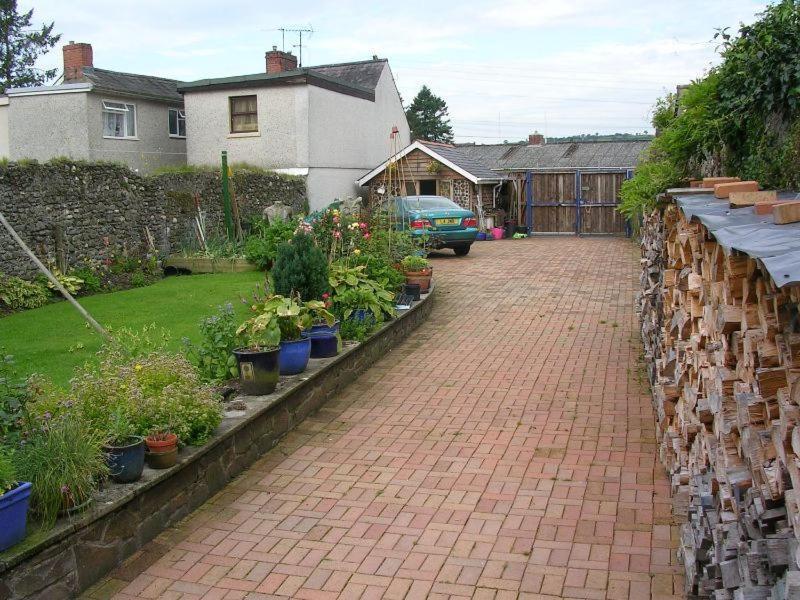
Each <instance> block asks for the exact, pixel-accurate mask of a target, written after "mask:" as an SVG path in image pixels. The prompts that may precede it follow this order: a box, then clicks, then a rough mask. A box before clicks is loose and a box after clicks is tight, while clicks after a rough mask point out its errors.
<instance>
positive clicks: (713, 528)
mask: <svg viewBox="0 0 800 600" xmlns="http://www.w3.org/2000/svg"><path fill="white" fill-rule="evenodd" d="M740 183H746V182H740ZM704 185H705V182H704ZM738 193H739V194H741V192H738ZM759 194H761V192H759ZM769 195H771V194H769ZM762 197H764V196H762ZM758 198H759V196H758V195H753V196H746V195H745V196H734V197H733V198H732V201H733V202H736V201H740V202H751V201H752V202H758ZM798 204H800V203H798ZM757 205H758V204H756V206H757ZM641 256H642V260H641V266H642V274H641V280H640V283H641V292H640V294H639V296H638V310H639V316H640V320H641V334H642V339H643V342H644V353H645V357H646V360H647V372H648V376H649V379H650V383H651V388H652V391H653V403H654V408H655V413H656V417H657V423H656V434H657V441H658V445H659V448H658V453H659V457H660V459H661V461H662V463H663V464H664V466H665V468H666V469H667V470H668V472H669V474H670V480H671V482H672V491H673V495H674V497H675V504H676V506H678V507H681V508H682V509H684V510H685V513H686V517H687V518H686V522H685V523H684V524H683V525H682V526H681V536H680V548H679V554H680V556H681V557H682V559H683V564H684V568H685V573H686V578H685V582H686V593H687V596H689V597H692V598H718V599H723V598H724V599H730V598H738V599H742V600H750V599H757V598H769V599H772V598H797V599H798V600H800V575H798V573H800V570H799V569H800V562H798V558H797V552H798V543H800V427H798V423H800V323H798V316H797V315H798V301H799V300H800V290H798V289H797V288H794V287H791V286H785V287H783V288H777V286H775V284H774V283H773V281H772V280H771V279H770V276H769V274H768V273H767V272H766V271H765V270H763V268H762V266H761V265H760V263H759V262H758V261H757V260H755V259H753V258H751V257H748V256H745V255H742V254H738V253H736V252H728V251H726V250H724V249H723V248H722V246H720V245H719V244H717V243H716V242H715V241H714V239H713V236H712V234H711V233H710V232H709V231H707V230H706V229H705V227H703V226H702V225H701V224H699V223H698V222H697V221H694V222H689V221H687V220H686V218H685V216H684V215H683V213H682V212H681V211H680V209H679V208H678V207H677V206H675V205H674V204H667V205H666V206H664V207H662V208H661V209H660V210H658V211H656V212H654V213H652V214H650V215H648V216H647V217H646V218H645V219H644V222H643V226H642V238H641Z"/></svg>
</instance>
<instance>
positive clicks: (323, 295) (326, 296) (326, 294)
mask: <svg viewBox="0 0 800 600" xmlns="http://www.w3.org/2000/svg"><path fill="white" fill-rule="evenodd" d="M330 297H331V295H330V294H329V293H328V292H325V293H324V294H322V299H323V300H327V299H328V298H330Z"/></svg>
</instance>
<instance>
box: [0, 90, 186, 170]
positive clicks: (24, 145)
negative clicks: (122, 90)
mask: <svg viewBox="0 0 800 600" xmlns="http://www.w3.org/2000/svg"><path fill="white" fill-rule="evenodd" d="M103 100H112V101H116V102H129V103H133V104H135V105H136V127H137V129H136V135H137V139H133V140H129V139H106V138H104V137H103V106H102V101H103ZM170 106H171V105H170V104H168V103H165V102H154V101H150V100H143V99H141V98H132V97H121V96H116V95H113V94H99V93H94V92H87V91H80V92H70V93H48V94H38V95H22V96H11V97H10V98H9V105H8V140H9V142H8V146H9V153H8V155H9V158H10V159H11V160H20V159H26V158H33V159H36V160H39V161H46V160H50V159H51V158H56V157H61V156H63V157H68V158H74V159H81V160H97V161H103V160H104V161H113V162H120V163H123V164H127V165H128V166H129V167H130V168H132V169H135V170H138V171H141V172H143V173H149V172H151V171H153V170H154V169H156V168H158V167H161V166H166V165H181V164H186V140H184V139H180V138H170V137H169V122H168V117H169V107H170ZM172 106H176V107H177V106H178V105H177V104H175V105H172ZM0 108H2V107H0ZM0 136H1V134H0ZM1 144H2V142H1V141H0V148H1V147H2V145H1Z"/></svg>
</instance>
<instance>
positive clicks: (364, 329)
mask: <svg viewBox="0 0 800 600" xmlns="http://www.w3.org/2000/svg"><path fill="white" fill-rule="evenodd" d="M374 328H375V322H374V321H372V320H371V319H368V320H365V321H356V320H355V319H345V320H344V321H342V324H341V325H340V326H339V335H340V336H342V339H343V340H349V341H353V342H363V341H364V340H365V339H367V338H368V337H369V335H370V334H371V333H372V330H373V329H374Z"/></svg>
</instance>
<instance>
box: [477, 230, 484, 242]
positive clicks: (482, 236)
mask: <svg viewBox="0 0 800 600" xmlns="http://www.w3.org/2000/svg"><path fill="white" fill-rule="evenodd" d="M475 239H476V240H478V241H479V242H482V241H483V240H485V239H486V232H485V231H479V232H478V235H476V236H475Z"/></svg>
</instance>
